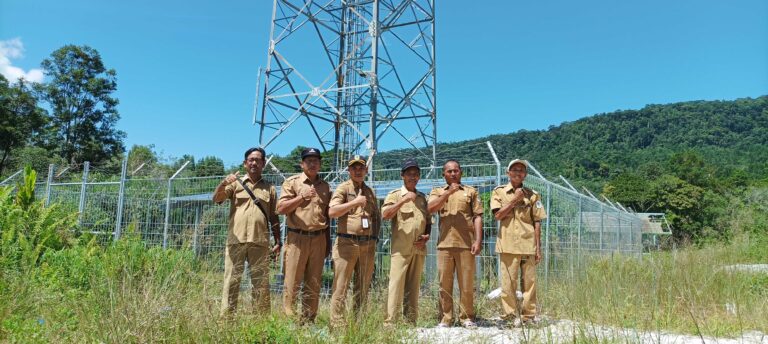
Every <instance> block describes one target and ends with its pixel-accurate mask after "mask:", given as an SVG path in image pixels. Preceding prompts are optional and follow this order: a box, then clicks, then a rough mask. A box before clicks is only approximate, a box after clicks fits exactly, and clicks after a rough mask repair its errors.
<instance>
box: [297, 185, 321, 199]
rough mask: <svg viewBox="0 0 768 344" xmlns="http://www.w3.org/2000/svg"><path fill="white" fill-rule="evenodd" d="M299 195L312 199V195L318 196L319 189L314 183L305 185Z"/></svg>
mask: <svg viewBox="0 0 768 344" xmlns="http://www.w3.org/2000/svg"><path fill="white" fill-rule="evenodd" d="M299 196H301V198H303V199H307V200H308V199H311V198H312V197H315V196H317V190H315V186H314V185H312V186H310V187H304V188H302V189H301V192H299Z"/></svg>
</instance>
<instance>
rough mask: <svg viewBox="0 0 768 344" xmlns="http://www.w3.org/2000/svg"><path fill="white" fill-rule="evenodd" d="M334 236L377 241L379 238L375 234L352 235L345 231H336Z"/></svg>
mask: <svg viewBox="0 0 768 344" xmlns="http://www.w3.org/2000/svg"><path fill="white" fill-rule="evenodd" d="M336 236H337V237H339V238H345V239H352V240H356V241H370V240H373V241H378V240H379V238H378V237H377V236H375V235H353V234H346V233H336Z"/></svg>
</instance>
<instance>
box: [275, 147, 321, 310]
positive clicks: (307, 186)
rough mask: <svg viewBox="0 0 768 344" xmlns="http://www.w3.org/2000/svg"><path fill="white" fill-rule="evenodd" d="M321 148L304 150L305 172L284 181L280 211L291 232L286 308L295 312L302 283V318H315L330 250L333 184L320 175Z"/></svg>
mask: <svg viewBox="0 0 768 344" xmlns="http://www.w3.org/2000/svg"><path fill="white" fill-rule="evenodd" d="M320 159H321V156H320V151H319V150H318V149H317V148H307V149H304V150H303V151H302V152H301V169H302V171H303V172H302V173H300V174H297V175H294V176H291V177H289V178H287V179H286V180H285V182H283V186H282V189H281V193H280V199H279V200H278V201H277V212H278V213H279V214H283V215H285V223H286V226H287V227H288V233H287V238H286V243H285V259H284V260H283V267H284V273H285V280H284V288H283V311H284V312H285V314H286V315H288V316H293V315H294V310H293V302H294V301H295V299H296V293H297V292H298V290H299V286H300V285H301V283H302V282H304V289H303V293H302V316H301V321H302V322H314V320H315V316H317V305H318V301H319V296H320V282H321V280H322V274H323V262H324V261H325V257H327V256H328V254H329V253H330V248H331V245H330V242H331V232H330V230H329V229H328V226H329V222H330V221H329V218H328V203H329V201H330V199H331V188H330V185H328V183H326V182H325V181H324V180H323V179H322V178H320V176H318V172H320Z"/></svg>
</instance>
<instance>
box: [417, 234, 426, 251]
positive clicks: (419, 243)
mask: <svg viewBox="0 0 768 344" xmlns="http://www.w3.org/2000/svg"><path fill="white" fill-rule="evenodd" d="M427 241H429V234H422V235H419V239H418V240H416V241H414V242H413V246H415V247H416V248H420V249H424V248H426V247H427Z"/></svg>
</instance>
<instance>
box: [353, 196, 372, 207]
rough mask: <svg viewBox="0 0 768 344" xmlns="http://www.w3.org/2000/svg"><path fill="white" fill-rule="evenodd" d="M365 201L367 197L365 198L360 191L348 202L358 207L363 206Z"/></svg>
mask: <svg viewBox="0 0 768 344" xmlns="http://www.w3.org/2000/svg"><path fill="white" fill-rule="evenodd" d="M366 202H368V199H367V198H365V196H363V194H362V193H361V194H359V195H357V197H355V199H353V200H352V202H350V203H352V204H354V205H355V206H358V207H364V206H365V203H366Z"/></svg>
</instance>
